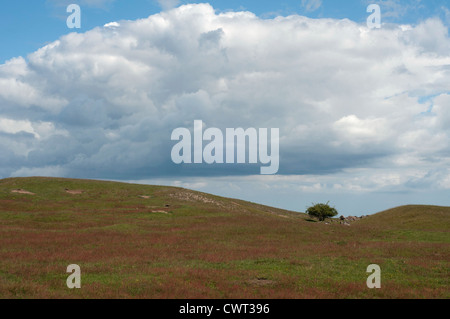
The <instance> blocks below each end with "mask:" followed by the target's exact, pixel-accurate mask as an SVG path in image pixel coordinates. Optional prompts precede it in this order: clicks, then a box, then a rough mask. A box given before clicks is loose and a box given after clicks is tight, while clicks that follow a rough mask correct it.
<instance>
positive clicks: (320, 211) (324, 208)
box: [306, 202, 338, 221]
mask: <svg viewBox="0 0 450 319" xmlns="http://www.w3.org/2000/svg"><path fill="white" fill-rule="evenodd" d="M328 203H329V202H328ZM328 203H326V204H313V206H311V207H309V208H308V209H307V210H306V213H307V214H308V215H309V216H312V217H316V218H318V219H319V220H320V221H324V220H325V219H326V218H331V217H334V216H336V215H337V214H338V212H337V210H336V209H335V208H334V207H330V206H329V205H328Z"/></svg>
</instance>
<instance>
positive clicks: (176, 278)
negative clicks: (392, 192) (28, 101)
mask: <svg viewBox="0 0 450 319" xmlns="http://www.w3.org/2000/svg"><path fill="white" fill-rule="evenodd" d="M449 230H450V208H449V207H438V206H411V205H410V206H403V207H397V208H393V209H391V210H388V211H384V212H380V213H378V214H374V215H371V216H369V217H366V218H364V219H361V220H358V221H355V222H352V223H351V225H350V226H347V225H343V224H340V223H339V220H337V219H334V220H331V221H329V222H328V223H323V222H321V223H319V222H314V221H312V220H311V219H310V218H309V216H307V215H305V214H303V213H298V212H291V211H285V210H281V209H276V208H271V207H267V206H262V205H258V204H255V203H249V202H244V201H240V200H235V199H229V198H222V197H218V196H213V195H209V194H204V193H199V192H194V191H191V190H187V189H182V188H173V187H161V186H149V185H136V184H126V183H115V182H103V181H91V180H74V179H61V178H11V179H4V180H0V298H2V299H5V298H6V299H10V298H11V299H22V298H25V299H28V298H32V299H34V298H44V299H47V298H69V299H70V298H86V299H90V298H149V299H167V298H170V299H181V298H195V299H201V298H213V299H222V298H232V299H248V298H262V299H265V298H274V299H303V298H307V299H315V298H337V299H344V298H345V299H347V298H363V299H372V298H419V299H421V298H427V299H428V298H431V299H438V298H439V299H441V298H445V299H446V298H449V297H450V290H449V278H450V276H449V262H450V236H449ZM71 264H77V265H79V266H80V268H81V280H82V287H81V289H69V288H68V287H67V285H66V279H67V277H68V276H69V275H70V274H68V273H66V268H67V266H68V265H71ZM370 264H378V265H379V266H380V267H381V282H382V287H381V289H369V288H368V287H367V285H366V280H367V277H368V276H369V275H370V274H369V273H367V272H366V269H367V266H368V265H370Z"/></svg>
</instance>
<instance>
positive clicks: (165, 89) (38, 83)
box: [0, 0, 450, 215]
mask: <svg viewBox="0 0 450 319" xmlns="http://www.w3.org/2000/svg"><path fill="white" fill-rule="evenodd" d="M71 3H77V4H79V5H80V7H81V14H82V15H81V25H82V27H81V29H76V30H75V29H68V27H67V25H66V19H67V17H68V15H69V14H68V13H67V12H66V7H67V5H68V4H71ZM371 3H375V4H379V5H380V7H381V23H382V25H381V28H380V29H370V28H369V27H368V26H367V25H366V19H367V17H368V15H369V13H367V12H366V8H367V6H368V5H369V4H371ZM449 8H450V4H449V3H448V1H444V0H434V1H424V0H412V1H404V0H382V1H368V0H353V1H350V0H348V1H336V0H297V1H235V0H233V1H211V2H209V3H204V4H194V3H190V2H188V1H177V0H158V1H157V0H133V1H123V0H79V1H75V0H34V1H29V0H26V1H25V0H17V1H3V2H2V10H0V39H1V40H2V49H1V50H0V148H1V150H2V151H1V152H0V178H7V177H16V176H59V177H71V178H91V179H105V180H120V181H132V182H140V183H149V184H162V185H171V186H180V187H186V188H190V189H195V190H199V191H204V192H208V193H214V194H218V195H223V196H229V197H234V198H240V199H244V200H251V201H254V202H259V203H263V204H267V205H273V206H277V207H281V208H287V209H293V210H300V211H304V209H305V208H306V206H307V205H309V204H311V203H312V202H327V201H331V203H332V204H334V205H335V206H336V208H337V209H338V211H340V212H341V213H342V214H343V215H362V214H371V213H375V212H378V211H381V210H383V209H388V208H391V207H393V206H400V205H405V204H435V205H445V206H449V205H450V197H449V196H448V192H449V191H450V107H449V106H450V38H449V33H448V31H449V29H448V28H449V25H450V10H449ZM110 22H118V23H115V24H109V23H110ZM198 120H201V121H202V122H203V123H204V124H205V127H209V128H219V129H222V130H225V129H226V128H238V127H243V128H257V129H258V128H278V129H279V134H280V163H279V171H278V174H276V175H268V176H264V175H259V171H260V167H261V164H257V165H249V164H245V165H237V164H213V165H207V164H205V163H203V164H195V165H193V164H183V165H177V164H175V163H174V162H173V161H172V160H171V149H172V147H173V146H174V141H172V140H171V133H172V132H173V131H174V130H175V129H176V128H180V127H184V128H187V129H190V130H193V125H194V121H198Z"/></svg>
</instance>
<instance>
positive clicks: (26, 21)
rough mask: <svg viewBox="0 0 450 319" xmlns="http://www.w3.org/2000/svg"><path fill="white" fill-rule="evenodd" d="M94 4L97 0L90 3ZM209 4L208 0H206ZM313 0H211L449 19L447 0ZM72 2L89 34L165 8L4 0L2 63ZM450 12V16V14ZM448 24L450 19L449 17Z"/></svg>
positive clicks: (47, 31) (324, 14)
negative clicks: (374, 8)
mask: <svg viewBox="0 0 450 319" xmlns="http://www.w3.org/2000/svg"><path fill="white" fill-rule="evenodd" d="M90 2H92V3H90ZM199 2H201V1H178V2H177V3H178V5H181V4H186V3H199ZM205 2H208V1H205ZM307 2H308V1H305V2H302V0H294V1H287V0H284V1H269V0H247V1H239V0H215V1H209V3H210V4H212V5H213V7H214V8H215V9H217V10H219V11H227V10H235V11H241V10H249V11H251V12H253V13H255V14H257V15H258V16H260V17H263V18H266V17H273V16H275V15H284V16H286V15H291V14H301V15H305V16H308V17H312V18H335V19H346V18H347V19H351V20H353V21H356V22H363V21H365V19H366V18H367V16H368V14H367V13H366V8H367V6H368V4H370V3H378V4H380V7H381V9H382V12H383V13H384V19H385V21H384V22H395V23H418V22H420V21H422V20H424V19H426V18H429V17H433V16H438V17H441V18H442V19H443V20H444V21H445V20H446V19H449V17H450V13H449V12H448V11H447V13H446V10H445V8H447V9H448V8H449V7H450V5H449V3H448V1H447V0H427V1H424V0H422V1H420V0H413V1H411V0H399V1H395V0H385V1H375V0H374V1H371V0H341V1H337V0H319V1H311V2H313V3H317V5H320V6H316V5H314V4H313V5H312V6H311V7H310V8H311V9H310V10H308V9H307V8H308V6H307V5H308V3H307ZM69 3H75V4H79V5H80V6H81V9H82V14H83V18H82V28H81V29H80V30H77V31H78V32H84V31H87V30H89V29H92V28H94V27H96V26H103V25H104V24H106V23H108V22H111V21H118V20H135V19H140V18H146V17H148V16H149V15H151V14H155V13H157V12H159V11H161V7H162V6H161V4H160V3H158V1H156V0H132V1H126V0H97V1H96V0H93V1H89V0H85V1H83V0H81V1H80V0H79V1H76V0H61V1H60V0H33V1H29V0H15V1H6V0H5V1H2V7H1V10H0V21H1V22H0V25H1V28H0V39H1V40H2V50H1V51H0V61H5V60H7V59H10V58H13V57H16V56H19V55H21V56H26V55H27V54H28V53H30V52H33V51H35V50H37V49H38V48H40V47H42V46H44V45H46V44H47V43H49V42H52V41H54V40H55V39H57V38H58V37H60V36H61V35H64V34H67V33H68V32H70V31H72V30H68V29H67V26H66V24H65V20H66V18H67V16H68V14H67V13H66V8H67V5H68V4H69ZM446 14H447V17H446ZM447 22H448V20H447Z"/></svg>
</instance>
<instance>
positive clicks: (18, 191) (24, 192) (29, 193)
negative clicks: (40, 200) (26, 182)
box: [11, 188, 36, 195]
mask: <svg viewBox="0 0 450 319" xmlns="http://www.w3.org/2000/svg"><path fill="white" fill-rule="evenodd" d="M11 193H16V194H24V195H36V194H35V193H32V192H29V191H26V190H24V189H21V188H19V189H13V190H12V191H11Z"/></svg>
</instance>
